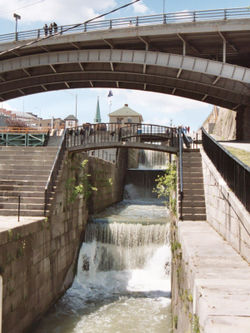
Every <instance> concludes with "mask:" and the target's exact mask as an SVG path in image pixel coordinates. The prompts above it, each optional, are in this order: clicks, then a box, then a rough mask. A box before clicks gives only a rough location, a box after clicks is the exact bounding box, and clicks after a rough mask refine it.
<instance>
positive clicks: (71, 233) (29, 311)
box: [0, 153, 126, 333]
mask: <svg viewBox="0 0 250 333" xmlns="http://www.w3.org/2000/svg"><path fill="white" fill-rule="evenodd" d="M119 156H120V157H119V161H118V162H119V163H122V164H121V165H119V164H118V165H116V164H111V163H107V162H103V161H101V160H99V159H95V160H91V161H90V162H89V171H90V172H91V174H92V175H93V178H95V175H97V174H99V173H100V172H102V171H103V170H104V171H105V172H102V177H103V181H104V182H105V181H106V177H109V178H112V184H111V185H110V184H109V187H108V190H107V187H103V186H100V187H99V188H98V195H95V196H94V197H93V199H92V204H93V205H95V203H97V205H96V207H97V209H98V210H99V209H103V208H105V206H107V205H110V204H112V203H114V202H117V201H119V200H120V199H121V193H122V189H121V185H122V184H123V179H124V175H125V171H126V167H125V166H126V159H125V158H124V156H123V154H122V153H120V155H119ZM122 157H123V158H122ZM85 158H87V156H86V154H80V153H78V154H73V155H72V154H71V155H69V156H66V158H65V160H64V162H63V168H62V170H61V172H60V175H59V177H58V178H59V179H58V183H57V187H56V193H55V198H54V200H53V202H52V206H51V210H50V216H49V218H48V219H47V218H46V219H44V218H42V219H39V218H34V222H32V223H27V224H23V225H20V226H18V227H16V228H14V229H9V230H7V231H4V232H1V233H0V274H1V275H2V277H3V309H2V310H3V333H19V332H27V331H28V329H27V328H28V327H30V326H31V324H32V323H33V322H34V321H36V320H38V319H39V317H41V315H43V314H44V313H45V312H46V311H47V310H48V309H49V307H50V306H51V305H52V304H53V303H54V302H55V301H56V300H57V299H58V298H59V297H60V296H62V295H63V294H64V292H65V291H66V289H67V288H69V287H70V285H71V284H72V282H73V278H74V273H75V267H76V260H77V256H78V251H79V248H80V245H81V242H82V240H83V235H84V229H85V225H86V223H87V218H88V209H87V206H86V202H85V199H84V198H83V196H80V198H78V199H76V200H75V201H74V202H70V201H69V197H70V192H71V190H72V188H70V186H71V185H70V184H69V179H75V178H77V177H78V171H79V165H80V162H81V161H82V160H83V159H85ZM118 170H120V172H118ZM38 177H39V175H38ZM97 186H98V185H97ZM100 198H105V200H100ZM98 201H101V203H100V202H98ZM30 331H31V332H32V329H31V330H30Z"/></svg>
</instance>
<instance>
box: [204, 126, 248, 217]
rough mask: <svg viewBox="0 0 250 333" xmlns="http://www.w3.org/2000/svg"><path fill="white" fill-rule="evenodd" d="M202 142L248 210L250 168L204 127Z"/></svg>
mask: <svg viewBox="0 0 250 333" xmlns="http://www.w3.org/2000/svg"><path fill="white" fill-rule="evenodd" d="M202 144H203V148H204V151H205V152H206V154H207V155H208V157H209V158H210V160H211V161H212V162H213V164H214V165H215V167H216V168H217V170H218V171H219V173H220V174H221V176H222V177H223V178H224V180H225V181H226V183H227V185H228V186H229V188H230V189H231V190H232V191H233V192H234V193H235V195H236V196H237V197H238V199H239V200H240V201H241V202H242V204H243V205H244V206H245V208H246V209H247V210H248V211H250V168H249V167H248V166H246V165H245V164H244V163H242V162H241V161H240V160H239V159H238V158H236V157H235V156H233V155H232V154H231V153H230V152H229V151H227V150H226V149H225V148H224V147H223V146H222V145H220V144H219V143H218V142H217V141H216V140H214V138H212V137H211V136H210V135H209V134H208V133H207V132H206V131H205V129H204V128H203V129H202Z"/></svg>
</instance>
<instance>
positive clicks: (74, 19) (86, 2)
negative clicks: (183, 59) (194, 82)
mask: <svg viewBox="0 0 250 333" xmlns="http://www.w3.org/2000/svg"><path fill="white" fill-rule="evenodd" d="M127 2H129V0H105V1H104V0H91V1H90V0H71V1H69V0H11V1H8V2H7V1H6V0H0V34H5V33H10V32H13V31H14V29H15V21H14V18H13V13H18V14H19V15H21V17H22V18H21V20H20V21H18V30H30V29H35V28H40V27H42V26H43V25H44V23H45V22H47V23H50V22H52V21H55V22H57V24H58V25H63V24H71V23H79V22H83V21H85V20H86V19H89V18H92V17H94V16H96V15H98V14H101V13H104V12H106V11H108V10H111V9H113V8H115V7H117V6H119V5H122V4H125V3H127ZM164 5H165V11H166V12H176V11H184V10H202V9H218V8H233V7H248V6H249V5H250V0H249V1H247V0H237V1H233V0H220V1H215V0H210V1H209V2H208V1H202V0H189V1H184V0H179V1H169V0H165V1H164V0H143V1H140V2H138V3H137V4H136V5H135V6H133V7H132V6H130V7H129V8H126V9H124V10H122V11H120V12H117V13H115V14H113V15H112V16H108V17H106V18H107V19H108V18H111V17H126V16H136V15H150V14H155V13H162V11H163V7H164ZM108 91H109V90H108V89H95V88H94V89H74V90H64V91H58V92H49V93H41V94H36V95H32V96H27V97H22V98H16V99H12V100H9V101H7V102H4V103H0V106H1V107H5V108H8V109H12V110H18V111H26V112H33V113H35V114H37V115H39V116H41V117H43V118H49V117H51V116H54V117H61V118H65V117H66V116H67V115H69V114H72V113H73V114H74V113H75V105H76V97H75V96H76V95H77V109H78V117H79V120H80V123H82V122H93V119H94V116H95V109H96V102H97V97H98V96H99V99H100V109H101V116H102V121H108V116H107V115H108V113H109V112H110V111H114V110H116V109H118V108H120V107H121V106H123V104H125V103H128V104H129V106H130V107H131V108H132V109H134V110H135V111H137V112H140V113H141V114H142V115H143V118H144V122H150V123H160V124H165V125H168V124H169V123H170V121H172V122H173V124H175V125H182V124H183V125H189V126H191V128H192V129H193V130H196V129H197V128H198V127H199V126H200V125H201V124H202V122H203V121H204V120H205V118H206V117H207V115H208V114H209V113H210V111H211V110H212V106H211V105H208V104H205V103H199V102H196V101H192V100H189V99H183V98H179V97H175V96H169V95H164V94H158V93H150V92H140V91H132V90H122V89H113V90H112V91H113V97H112V105H111V106H110V105H109V103H108V98H107V95H108Z"/></svg>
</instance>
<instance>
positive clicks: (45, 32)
mask: <svg viewBox="0 0 250 333" xmlns="http://www.w3.org/2000/svg"><path fill="white" fill-rule="evenodd" d="M48 29H49V28H48V25H47V24H46V23H45V24H44V26H43V30H44V35H45V36H48Z"/></svg>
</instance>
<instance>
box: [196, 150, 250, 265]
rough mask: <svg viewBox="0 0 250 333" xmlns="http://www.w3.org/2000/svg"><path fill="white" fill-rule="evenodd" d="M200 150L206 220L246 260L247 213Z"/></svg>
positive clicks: (249, 247) (249, 253)
mask: <svg viewBox="0 0 250 333" xmlns="http://www.w3.org/2000/svg"><path fill="white" fill-rule="evenodd" d="M201 153H202V164H203V176H204V188H205V198H206V211H207V220H208V222H209V223H210V224H211V225H212V226H213V227H214V228H215V230H216V231H217V232H218V233H219V234H221V235H222V237H223V238H225V239H226V240H227V241H228V242H229V243H230V244H231V245H232V247H233V248H234V249H235V250H236V251H238V252H239V253H240V254H241V255H242V256H243V257H244V258H245V259H246V260H247V261H248V262H249V263H250V214H249V213H248V212H247V211H246V209H245V207H244V206H243V205H242V203H241V202H240V201H239V200H238V198H237V197H236V196H235V194H234V193H233V192H232V191H231V190H230V189H229V187H228V186H227V184H226V182H225V181H224V180H223V178H222V177H221V175H220V173H219V172H218V171H217V169H216V168H215V166H214V165H213V163H212V162H211V161H210V159H209V158H208V157H207V155H206V154H205V152H204V151H201Z"/></svg>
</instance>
